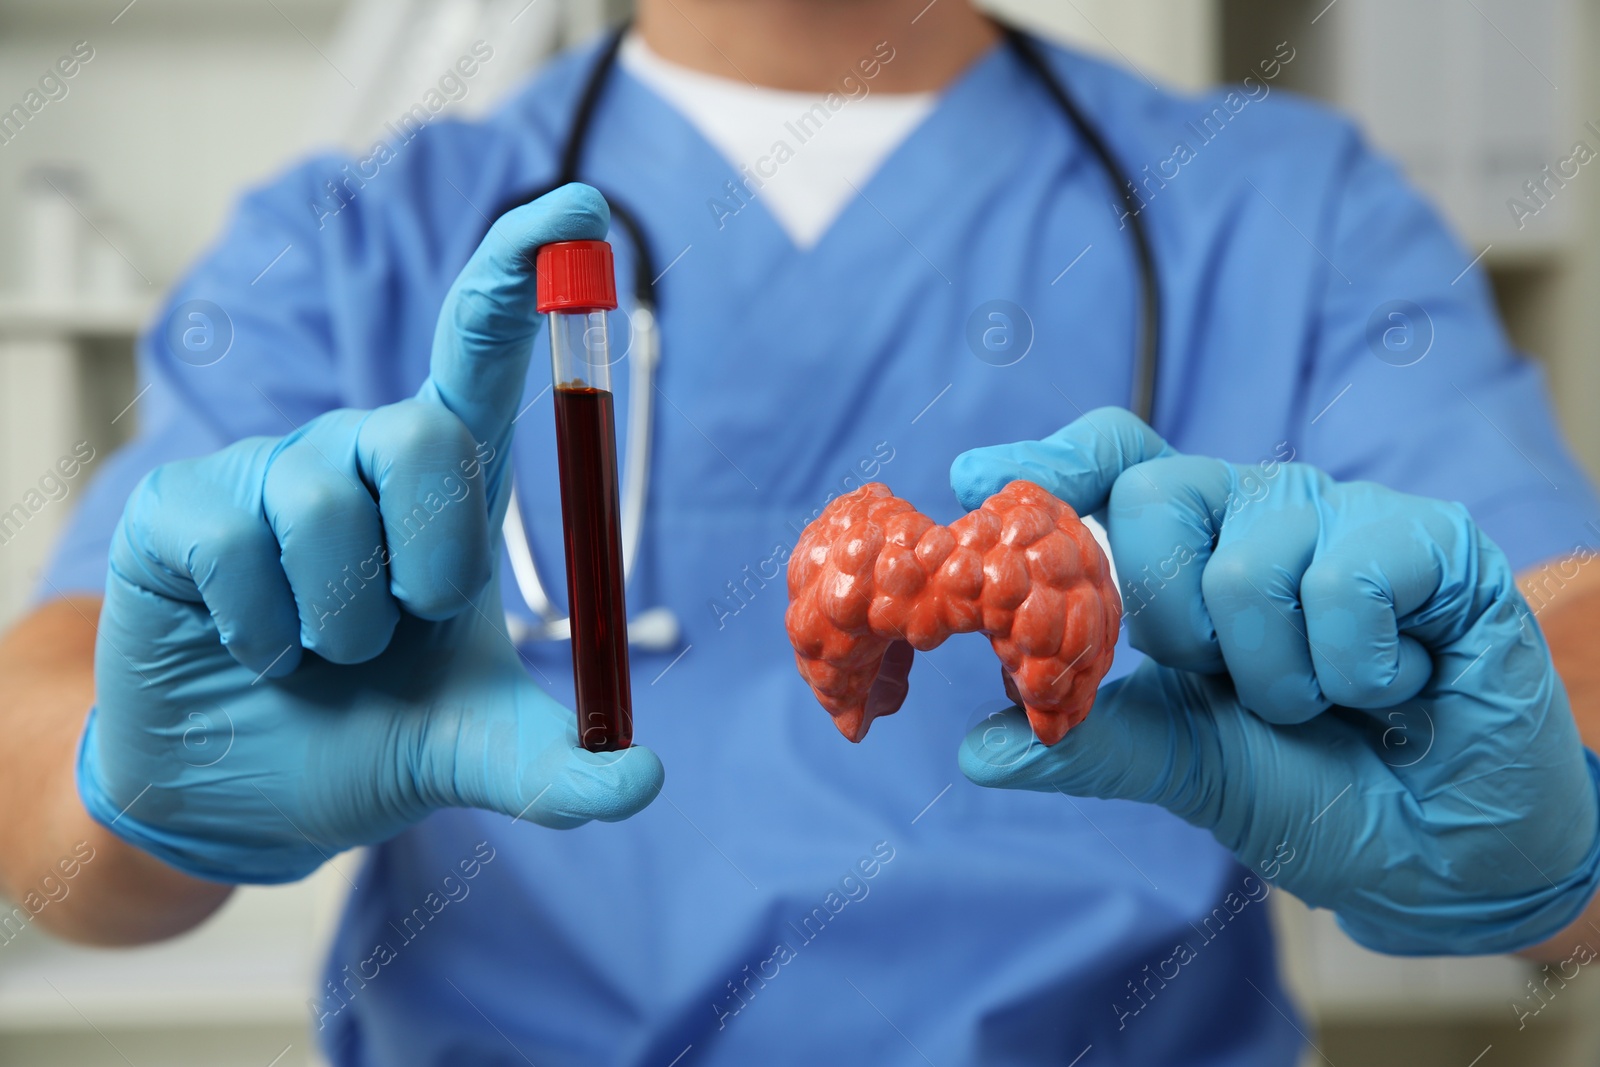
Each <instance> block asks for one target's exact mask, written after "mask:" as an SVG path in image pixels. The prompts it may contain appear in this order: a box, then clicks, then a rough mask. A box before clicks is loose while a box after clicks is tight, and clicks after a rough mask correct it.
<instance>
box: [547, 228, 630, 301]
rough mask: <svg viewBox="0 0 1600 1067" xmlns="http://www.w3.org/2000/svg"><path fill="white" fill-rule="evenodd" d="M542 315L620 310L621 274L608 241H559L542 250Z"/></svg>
mask: <svg viewBox="0 0 1600 1067" xmlns="http://www.w3.org/2000/svg"><path fill="white" fill-rule="evenodd" d="M534 273H535V274H536V275H537V276H538V294H539V304H538V308H539V314H541V315H544V314H548V313H549V312H552V311H602V310H604V311H610V310H612V309H613V308H615V307H616V306H617V274H616V269H615V268H614V267H613V266H612V263H611V246H610V245H609V244H607V243H606V242H604V241H557V242H556V243H555V244H550V245H544V246H543V247H541V248H540V249H539V256H538V258H537V259H536V260H535V261H534Z"/></svg>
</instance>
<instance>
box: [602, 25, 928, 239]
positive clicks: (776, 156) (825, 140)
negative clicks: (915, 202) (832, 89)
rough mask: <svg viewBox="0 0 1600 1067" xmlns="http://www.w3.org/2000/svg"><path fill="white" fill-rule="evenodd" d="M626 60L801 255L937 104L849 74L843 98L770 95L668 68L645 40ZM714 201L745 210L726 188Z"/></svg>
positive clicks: (636, 40) (634, 41) (635, 40)
mask: <svg viewBox="0 0 1600 1067" xmlns="http://www.w3.org/2000/svg"><path fill="white" fill-rule="evenodd" d="M620 58H621V63H622V66H623V69H625V70H626V71H627V72H628V73H629V74H631V75H633V76H634V77H635V78H637V79H638V80H639V81H641V82H643V83H644V84H645V85H646V86H648V87H649V88H650V89H652V90H653V91H654V92H655V93H656V94H657V95H658V96H660V97H661V98H662V99H664V100H665V101H667V103H669V104H671V105H672V106H673V107H674V108H676V109H677V110H678V111H679V112H680V113H682V115H683V116H684V118H686V119H688V120H689V122H690V124H691V125H693V126H694V127H695V129H697V130H698V131H699V132H700V134H701V136H703V137H704V138H705V139H706V140H707V141H709V142H710V143H711V144H712V146H713V147H715V148H716V149H717V151H719V152H721V153H722V155H723V156H724V157H725V158H726V159H727V160H728V162H729V163H731V164H732V165H733V167H734V169H735V170H736V171H738V172H739V174H740V175H742V176H745V177H746V178H747V180H746V182H745V187H746V188H748V189H749V190H750V191H751V192H753V193H754V194H755V196H756V197H758V198H759V199H760V201H761V203H762V204H764V205H765V206H766V209H767V210H768V211H769V212H770V213H771V214H772V216H773V217H774V218H776V219H777V220H778V223H779V224H780V225H781V226H782V227H783V228H784V230H785V231H786V232H787V233H788V234H789V238H790V240H792V241H793V242H794V243H795V244H796V245H797V246H799V247H800V248H810V247H811V246H812V245H814V244H816V243H817V240H818V239H819V238H820V237H821V236H822V234H823V233H824V232H825V231H826V230H827V229H828V227H829V225H831V224H832V223H833V220H834V219H836V218H838V217H839V213H840V212H841V211H843V210H844V208H845V206H846V205H847V204H849V203H850V201H851V200H852V199H853V198H854V197H855V195H856V190H858V189H860V188H861V187H862V186H864V185H865V184H866V183H867V181H868V180H869V179H870V178H871V177H872V175H873V173H874V172H876V171H877V169H878V167H879V166H881V165H882V163H883V161H884V160H885V159H887V158H888V157H889V155H890V154H891V153H892V152H893V151H894V150H895V149H896V148H898V147H899V146H900V143H901V142H902V141H904V140H905V139H906V137H908V136H909V135H910V134H911V131H912V130H914V129H915V128H916V127H917V125H918V124H919V123H920V122H921V121H922V120H923V119H924V118H926V117H927V115H928V113H929V112H930V111H932V110H933V106H934V103H935V97H936V94H934V93H931V92H927V93H878V92H873V91H872V81H871V80H870V79H868V78H865V77H862V76H861V73H860V72H859V71H842V72H841V73H840V76H839V86H840V87H839V90H838V92H837V93H834V94H829V93H796V92H788V91H785V90H782V89H768V88H764V87H761V86H756V85H750V84H747V83H745V82H742V81H734V80H732V79H728V78H719V77H717V76H716V75H712V74H705V73H703V72H701V71H698V70H691V69H689V68H688V67H682V66H679V65H677V64H676V63H671V62H668V61H667V60H665V59H662V58H661V57H660V56H659V55H657V54H656V53H654V52H652V51H651V50H650V49H649V47H648V46H647V45H646V44H645V43H644V41H643V40H642V39H641V38H640V37H639V36H638V35H637V34H629V35H628V38H627V40H625V41H624V42H623V44H622V52H621V57H620ZM891 61H892V59H891ZM847 76H848V80H847ZM852 93H853V94H855V95H851V94H852ZM830 105H832V106H831V107H830ZM719 194H720V197H719ZM707 197H708V198H720V199H722V200H723V201H725V202H726V204H727V207H728V208H729V209H737V208H739V206H740V205H739V202H738V200H736V199H734V198H732V197H730V196H728V195H727V190H726V189H711V190H707ZM724 221H725V222H726V223H727V224H728V225H732V224H733V223H732V220H731V219H726V218H725V219H724Z"/></svg>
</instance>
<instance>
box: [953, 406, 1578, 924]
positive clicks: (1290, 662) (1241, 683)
mask: <svg viewBox="0 0 1600 1067" xmlns="http://www.w3.org/2000/svg"><path fill="white" fill-rule="evenodd" d="M1016 478H1026V479H1028V480H1030V481H1034V482H1037V483H1038V484H1040V485H1042V486H1043V487H1045V488H1046V489H1049V490H1050V491H1051V492H1053V493H1055V494H1056V495H1057V496H1059V497H1061V498H1062V499H1063V500H1066V501H1067V502H1069V503H1070V504H1072V506H1073V507H1075V508H1077V509H1078V511H1079V512H1081V513H1083V514H1088V513H1090V512H1096V511H1099V510H1100V509H1101V508H1104V507H1106V506H1107V504H1108V503H1109V510H1108V512H1107V515H1108V520H1107V526H1108V531H1109V534H1110V540H1111V548H1112V554H1113V557H1114V558H1115V560H1116V564H1117V568H1118V572H1119V580H1120V582H1121V589H1122V594H1123V601H1124V611H1125V614H1124V621H1125V623H1126V625H1127V627H1128V633H1129V637H1130V639H1131V641H1132V643H1133V646H1134V647H1135V648H1137V649H1139V650H1141V651H1143V652H1145V653H1146V654H1147V655H1148V656H1149V659H1147V660H1146V661H1144V662H1143V663H1142V664H1141V665H1140V666H1139V667H1138V668H1137V669H1136V670H1135V671H1134V672H1133V673H1132V674H1131V675H1130V676H1128V677H1127V678H1125V679H1123V680H1121V681H1118V682H1114V683H1112V684H1111V685H1108V686H1106V687H1104V688H1103V689H1102V690H1101V691H1100V694H1099V697H1098V699H1097V700H1096V702H1095V706H1094V710H1093V711H1092V712H1090V714H1089V717H1088V719H1087V720H1086V721H1085V722H1084V723H1083V725H1081V726H1079V727H1077V728H1076V729H1074V730H1072V731H1071V732H1070V733H1068V734H1067V736H1066V738H1065V739H1064V740H1062V741H1061V742H1060V743H1059V744H1057V745H1056V746H1055V747H1053V748H1045V747H1044V746H1043V745H1041V744H1039V742H1038V741H1037V740H1036V739H1034V737H1033V735H1032V733H1031V732H1030V730H1029V728H1028V723H1027V720H1026V719H1025V718H1024V717H1023V716H1022V715H1021V713H1020V712H1019V711H1017V710H1015V709H1013V710H1012V711H1010V712H1006V713H1002V714H1001V715H1000V716H998V717H996V718H995V719H992V720H990V721H988V722H986V723H983V724H980V725H979V726H978V727H977V728H975V729H974V730H973V731H972V732H971V733H970V734H969V735H968V737H967V739H966V741H965V742H964V743H963V745H962V749H961V756H960V759H961V767H962V770H963V771H964V772H965V773H966V774H967V776H968V777H969V778H971V779H972V780H973V781H975V782H977V783H979V784H981V785H989V786H999V787H1002V788H1010V789H1036V790H1051V789H1055V790H1059V791H1061V792H1063V793H1069V794H1074V795H1079V796H1095V797H1104V798H1120V799H1128V800H1138V801H1144V802H1148V803H1153V804H1159V805H1161V806H1162V807H1165V808H1167V809H1169V810H1170V811H1172V812H1173V813H1174V814H1176V815H1178V816H1179V817H1181V818H1183V819H1185V820H1187V821H1188V822H1190V823H1193V824H1194V825H1196V826H1200V827H1203V828H1205V829H1207V830H1209V831H1211V833H1213V834H1214V835H1215V836H1216V838H1217V840H1218V841H1220V842H1221V843H1222V844H1223V846H1224V847H1226V848H1228V849H1229V850H1231V851H1232V852H1233V853H1234V854H1235V855H1236V856H1238V858H1239V860H1240V861H1241V862H1242V863H1244V864H1245V865H1246V866H1249V867H1252V868H1254V869H1256V870H1257V871H1259V872H1261V873H1262V874H1263V875H1264V876H1266V877H1269V878H1272V879H1274V881H1275V882H1276V884H1278V885H1280V886H1281V887H1283V888H1285V889H1288V890H1289V891H1291V892H1292V893H1294V894H1295V895H1296V896H1298V897H1300V898H1301V899H1302V900H1304V901H1305V902H1306V903H1308V904H1311V905H1314V906H1318V907H1325V908H1329V909H1331V910H1333V911H1334V912H1335V913H1337V915H1338V918H1339V921H1340V923H1341V925H1342V926H1343V927H1344V929H1345V930H1346V931H1347V932H1348V933H1349V934H1350V935H1351V936H1352V937H1354V938H1355V939H1356V940H1357V941H1359V942H1361V943H1362V944H1364V945H1366V946H1368V947H1370V948H1373V949H1377V950H1380V951H1384V952H1389V953H1396V954H1416V955H1421V954H1459V955H1467V954H1477V953H1493V952H1507V951H1512V950H1515V949H1519V948H1523V947H1526V946H1529V945H1532V944H1536V943H1538V942H1540V941H1543V940H1546V939H1548V938H1549V937H1551V936H1553V935H1555V934H1556V933H1557V932H1559V931H1560V930H1561V929H1562V928H1563V927H1565V926H1566V925H1567V924H1568V923H1569V922H1571V921H1573V920H1574V919H1576V918H1577V916H1578V915H1579V913H1580V912H1581V911H1582V910H1583V908H1584V906H1585V905H1586V904H1587V903H1588V901H1589V898H1590V897H1591V896H1592V895H1593V893H1594V890H1595V887H1596V885H1597V881H1600V806H1597V801H1596V779H1597V769H1600V766H1597V763H1596V760H1595V758H1594V757H1593V756H1592V755H1590V754H1588V753H1587V752H1586V751H1585V749H1584V748H1583V746H1582V744H1581V743H1580V741H1579V738H1578V732H1577V729H1576V727H1575V725H1574V723H1573V720H1572V714H1571V712H1570V710H1569V709H1568V706H1567V696H1566V691H1565V689H1564V688H1563V687H1562V684H1561V679H1560V678H1559V677H1558V676H1557V675H1556V672H1555V670H1554V668H1553V667H1552V665H1551V662H1550V654H1549V650H1548V649H1547V648H1546V646H1545V643H1544V638H1543V637H1542V636H1541V634H1540V633H1539V629H1538V626H1537V624H1536V623H1535V622H1534V620H1533V616H1532V615H1531V614H1529V613H1528V610H1527V607H1526V606H1525V604H1524V603H1523V600H1522V597H1521V596H1520V595H1519V594H1518V592H1517V588H1516V585H1515V583H1514V581H1513V575H1512V572H1511V568H1510V566H1509V565H1508V564H1507V562H1506V559H1505V556H1504V555H1503V554H1502V553H1501V552H1500V550H1499V549H1498V548H1497V547H1495V545H1494V544H1493V543H1492V542H1490V541H1489V539H1488V538H1486V537H1485V536H1484V535H1483V533H1482V532H1481V531H1479V530H1478V529H1477V527H1476V526H1474V525H1473V523H1472V520H1471V519H1470V518H1469V517H1468V515H1467V512H1466V509H1465V508H1463V507H1461V506H1460V505H1459V504H1445V503H1440V502H1438V501H1433V500H1426V499H1423V498H1420V497H1414V496H1407V495H1404V494H1401V493H1396V492H1393V491H1391V490H1388V489H1385V488H1383V487H1381V486H1378V485H1373V484H1371V483H1367V482H1352V483H1340V482H1336V481H1334V480H1332V479H1331V478H1329V477H1328V476H1327V475H1325V474H1323V473H1321V472H1320V471H1317V470H1315V469H1314V468H1311V467H1307V466H1304V465H1302V464H1293V463H1280V462H1277V461H1275V460H1274V461H1269V462H1266V463H1263V464H1260V465H1258V466H1246V467H1241V466H1235V465H1233V464H1230V463H1224V462H1222V461H1220V460H1214V459H1204V458H1199V457H1190V456H1182V455H1179V454H1178V453H1176V452H1174V451H1173V450H1172V448H1170V447H1169V446H1168V445H1167V444H1166V443H1165V442H1164V441H1162V440H1161V438H1160V437H1158V436H1156V434H1155V432H1154V431H1152V430H1151V429H1150V428H1149V427H1148V426H1146V425H1145V424H1144V423H1142V422H1140V421H1139V420H1138V419H1136V418H1135V417H1133V416H1132V415H1130V414H1128V413H1127V412H1125V411H1121V410H1118V409H1110V408H1108V409H1102V410H1100V411H1097V412H1094V413H1092V414H1090V415H1088V416H1087V417H1085V418H1083V419H1080V420H1079V421H1077V422H1075V423H1073V424H1072V425H1070V426H1068V427H1067V428H1066V429H1064V430H1061V431H1060V432H1059V433H1057V434H1055V435H1053V436H1052V437H1050V438H1049V439H1047V440H1044V441H1038V442H1023V443H1019V444H1012V445H1002V446H998V447H994V448H982V449H977V450H975V451H972V452H968V453H966V454H964V455H962V456H960V457H959V458H957V460H956V462H955V465H954V467H953V468H952V472H951V482H952V485H953V486H954V488H955V491H956V495H957V496H958V497H959V498H960V500H961V502H962V504H964V505H965V506H966V507H967V508H969V509H971V508H975V507H977V506H978V505H979V504H980V503H982V501H983V500H984V499H985V498H986V497H987V496H989V495H990V494H991V493H994V492H995V491H997V490H998V489H1000V488H1001V486H1003V485H1005V484H1006V483H1007V482H1009V481H1011V480H1012V479H1016Z"/></svg>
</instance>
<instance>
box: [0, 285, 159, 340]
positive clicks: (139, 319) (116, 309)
mask: <svg viewBox="0 0 1600 1067" xmlns="http://www.w3.org/2000/svg"><path fill="white" fill-rule="evenodd" d="M156 300H157V297H156V296H155V295H154V294H152V295H150V296H140V297H129V298H126V299H122V300H103V299H95V298H91V297H74V298H67V299H45V298H42V297H36V296H28V295H24V294H17V293H0V336H33V337H91V336H112V337H133V336H135V335H137V334H138V333H139V331H140V330H142V329H144V326H145V323H147V322H148V321H149V320H150V316H151V314H152V313H153V312H154V310H155V307H156Z"/></svg>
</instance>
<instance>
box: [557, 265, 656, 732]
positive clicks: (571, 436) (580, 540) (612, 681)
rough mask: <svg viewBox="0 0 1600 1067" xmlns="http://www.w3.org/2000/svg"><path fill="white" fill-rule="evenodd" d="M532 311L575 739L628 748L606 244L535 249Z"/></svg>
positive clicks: (612, 303) (612, 286)
mask: <svg viewBox="0 0 1600 1067" xmlns="http://www.w3.org/2000/svg"><path fill="white" fill-rule="evenodd" d="M535 268H536V271H537V274H538V309H539V312H540V313H541V314H545V313H548V314H549V316H550V370H551V374H552V381H553V382H554V386H555V390H554V391H555V409H556V456H557V463H558V466H559V467H560V471H561V520H562V526H563V529H564V534H565V540H566V549H567V600H568V614H569V615H570V616H571V623H572V672H573V676H574V678H575V679H576V683H577V705H578V707H577V712H578V739H579V741H580V743H581V744H582V745H583V747H584V748H586V749H588V750H589V751H591V752H611V751H615V750H617V749H624V748H627V747H628V746H629V745H631V744H633V694H632V687H631V685H630V683H629V679H628V609H627V604H626V602H625V599H624V595H623V574H622V534H621V529H622V523H621V509H620V507H619V505H618V493H617V432H616V417H615V413H614V411H613V406H612V401H611V341H610V337H609V336H608V334H607V329H606V312H607V311H609V310H611V309H613V308H615V307H616V306H617V283H616V272H615V269H614V267H613V266H612V261H611V246H610V245H609V244H607V243H606V242H604V241H561V242H558V243H556V244H548V245H545V246H544V247H542V248H540V249H539V254H538V258H537V260H536V261H535Z"/></svg>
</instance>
